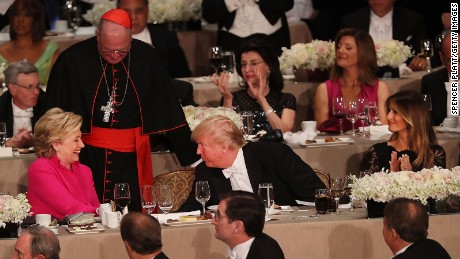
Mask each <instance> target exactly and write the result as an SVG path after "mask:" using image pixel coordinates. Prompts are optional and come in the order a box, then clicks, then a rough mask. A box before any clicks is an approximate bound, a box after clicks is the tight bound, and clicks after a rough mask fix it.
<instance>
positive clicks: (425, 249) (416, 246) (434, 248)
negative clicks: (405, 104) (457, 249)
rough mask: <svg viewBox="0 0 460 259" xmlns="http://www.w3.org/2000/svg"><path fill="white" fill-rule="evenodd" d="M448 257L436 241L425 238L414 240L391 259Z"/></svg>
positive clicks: (437, 258)
mask: <svg viewBox="0 0 460 259" xmlns="http://www.w3.org/2000/svg"><path fill="white" fill-rule="evenodd" d="M414 258H417V259H450V256H449V254H448V253H447V251H446V250H445V249H444V248H443V247H442V246H441V245H440V244H439V243H438V242H436V241H434V240H431V239H425V240H423V241H419V242H415V243H413V244H412V245H411V246H409V247H408V248H407V250H406V251H404V253H402V254H399V255H397V256H395V257H393V259H414Z"/></svg>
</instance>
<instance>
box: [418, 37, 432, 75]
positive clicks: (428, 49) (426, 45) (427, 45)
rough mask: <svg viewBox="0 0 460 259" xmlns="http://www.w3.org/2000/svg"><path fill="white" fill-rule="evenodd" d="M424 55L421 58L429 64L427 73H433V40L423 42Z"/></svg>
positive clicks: (421, 44)
mask: <svg viewBox="0 0 460 259" xmlns="http://www.w3.org/2000/svg"><path fill="white" fill-rule="evenodd" d="M420 46H421V50H422V54H421V56H422V57H424V58H426V62H427V67H426V71H427V72H431V61H430V59H431V57H432V56H433V53H434V48H433V42H432V41H431V40H428V39H425V40H422V41H421V43H420Z"/></svg>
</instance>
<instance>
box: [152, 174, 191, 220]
mask: <svg viewBox="0 0 460 259" xmlns="http://www.w3.org/2000/svg"><path fill="white" fill-rule="evenodd" d="M153 180H154V182H155V185H158V184H161V185H169V186H170V188H171V192H172V193H173V197H174V202H173V207H172V209H171V212H174V211H177V210H178V209H179V208H180V207H181V206H182V204H183V203H184V202H185V200H187V197H188V195H189V194H190V192H191V191H192V184H193V181H194V180H195V170H194V169H184V170H176V171H172V172H169V173H165V174H160V175H158V176H156V177H155V178H154V179H153Z"/></svg>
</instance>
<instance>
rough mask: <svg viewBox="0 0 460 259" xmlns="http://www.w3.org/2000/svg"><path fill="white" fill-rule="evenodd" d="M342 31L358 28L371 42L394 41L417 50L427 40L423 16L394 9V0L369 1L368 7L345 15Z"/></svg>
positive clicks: (398, 8) (400, 8) (402, 9)
mask: <svg viewBox="0 0 460 259" xmlns="http://www.w3.org/2000/svg"><path fill="white" fill-rule="evenodd" d="M341 27H342V28H350V27H351V28H358V29H361V30H364V31H367V32H369V34H370V35H371V36H372V39H373V40H374V41H375V40H390V39H394V40H398V41H402V42H404V44H406V45H409V46H412V50H414V51H415V52H418V51H420V41H421V40H423V39H425V38H426V37H427V33H426V29H425V28H426V27H425V22H424V19H423V17H422V16H421V15H420V14H418V13H415V12H413V11H410V10H408V9H405V8H403V7H399V6H394V0H369V7H364V8H361V9H359V10H357V11H355V12H353V13H350V14H348V15H345V16H344V17H343V18H342V22H341ZM417 65H418V63H417Z"/></svg>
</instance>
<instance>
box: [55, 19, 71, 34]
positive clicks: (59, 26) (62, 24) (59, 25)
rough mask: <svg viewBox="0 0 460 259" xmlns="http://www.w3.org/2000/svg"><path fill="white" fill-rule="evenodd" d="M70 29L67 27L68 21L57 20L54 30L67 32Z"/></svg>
mask: <svg viewBox="0 0 460 259" xmlns="http://www.w3.org/2000/svg"><path fill="white" fill-rule="evenodd" d="M68 29H69V28H68V27H67V21H66V20H57V21H56V22H55V23H54V30H55V31H56V32H66V31H67V30H68Z"/></svg>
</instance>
